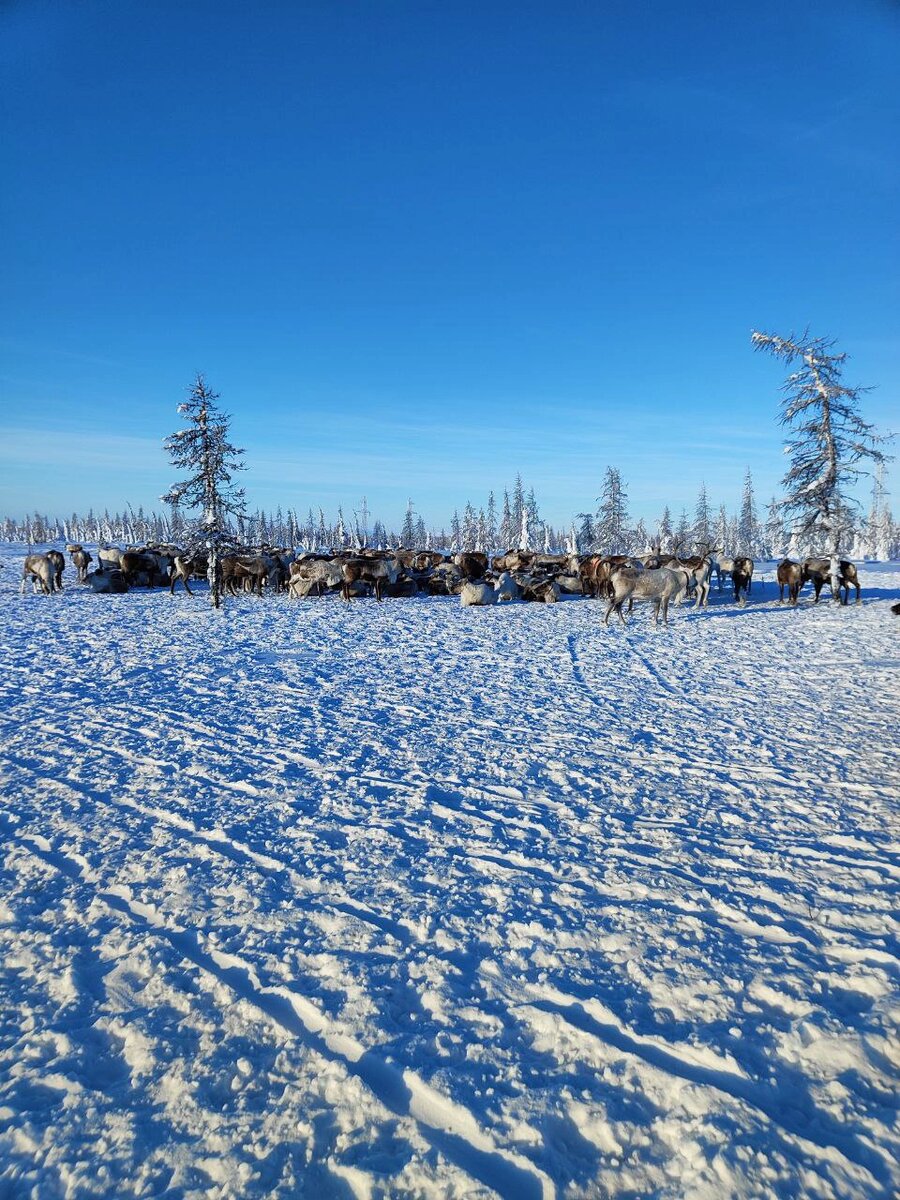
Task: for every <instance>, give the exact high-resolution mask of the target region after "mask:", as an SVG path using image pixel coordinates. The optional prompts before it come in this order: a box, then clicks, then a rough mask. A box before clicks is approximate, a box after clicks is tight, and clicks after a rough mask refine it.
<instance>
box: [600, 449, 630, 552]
mask: <svg viewBox="0 0 900 1200" xmlns="http://www.w3.org/2000/svg"><path fill="white" fill-rule="evenodd" d="M598 500H599V503H600V507H599V509H598V510H597V522H596V525H595V531H596V539H597V543H598V548H599V549H600V551H601V553H603V554H624V553H626V551H627V550H628V547H629V542H630V537H629V532H628V494H627V493H626V491H625V485H624V483H623V482H622V476H621V475H620V473H619V471H618V470H617V469H616V468H615V467H607V468H606V474H605V475H604V477H603V490H602V493H601V495H600V496H599V497H598Z"/></svg>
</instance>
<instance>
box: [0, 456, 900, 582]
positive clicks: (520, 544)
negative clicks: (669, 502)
mask: <svg viewBox="0 0 900 1200" xmlns="http://www.w3.org/2000/svg"><path fill="white" fill-rule="evenodd" d="M186 524H187V522H186V519H185V517H184V514H182V513H181V512H180V511H179V509H178V507H177V506H167V507H166V508H165V509H164V510H163V511H159V512H157V511H151V512H145V511H144V509H143V508H140V507H139V508H138V509H136V510H135V509H132V508H131V507H128V509H127V510H126V511H125V512H115V513H110V512H109V511H108V510H107V509H104V510H103V511H102V512H95V511H94V510H93V509H89V510H88V512H87V513H86V514H79V513H72V514H71V515H70V516H69V517H65V518H62V517H51V516H47V515H45V514H41V513H37V512H35V513H32V514H30V515H26V516H24V517H23V518H21V519H20V518H15V517H6V518H4V519H3V521H2V523H0V536H2V538H3V540H4V541H7V542H21V543H24V544H28V545H41V544H44V543H46V542H82V543H85V544H99V543H107V544H113V543H123V544H127V545H144V544H146V543H148V542H166V543H178V541H179V537H180V536H181V534H182V531H183V530H184V528H185V527H186ZM231 529H232V532H233V533H234V534H235V535H236V536H237V538H238V539H239V540H240V541H242V542H243V543H244V544H245V545H248V546H253V545H268V546H284V547H288V548H292V549H297V550H300V549H303V550H325V549H338V548H342V547H351V548H352V547H356V548H359V547H362V546H371V547H374V548H379V549H384V548H389V547H396V546H406V547H422V548H429V549H438V550H444V551H447V552H455V551H459V550H486V551H499V550H507V549H513V548H518V549H523V550H548V551H569V552H571V553H580V554H585V553H590V552H593V551H600V552H603V553H611V554H621V553H642V552H644V551H645V550H648V549H651V548H653V547H655V546H657V545H658V546H660V547H661V548H662V549H663V550H670V551H671V550H673V549H674V548H675V547H680V548H681V549H682V550H683V551H685V552H687V551H688V550H690V549H692V548H694V547H699V546H703V545H708V546H711V547H716V548H719V549H720V550H722V551H724V552H727V553H732V554H737V553H745V554H749V555H750V556H751V557H754V558H760V559H765V558H781V557H783V556H784V555H790V556H792V557H796V556H800V555H803V554H805V553H807V552H814V551H818V550H819V549H821V548H820V547H819V546H814V545H811V544H807V543H806V541H804V540H803V539H799V538H797V537H796V536H792V534H791V532H790V530H789V528H788V527H787V526H786V523H785V519H784V515H783V511H782V508H781V506H780V505H779V503H778V501H776V500H775V499H774V498H773V499H772V500H771V501H770V502H769V504H768V505H766V506H765V510H764V513H763V515H762V516H761V515H760V512H759V508H758V506H757V502H756V497H755V494H754V489H753V480H752V478H751V475H750V471H749V470H748V471H747V472H746V475H745V477H744V487H743V493H742V497H741V504H740V508H739V509H738V511H736V512H728V510H727V509H726V507H725V505H721V506H719V507H714V506H713V505H712V504H711V503H710V500H709V498H708V496H707V491H706V487H705V485H703V484H701V486H700V490H699V494H698V496H697V501H696V504H695V506H694V510H693V512H690V513H689V512H688V511H687V509H682V510H681V512H680V513H679V514H678V516H677V517H674V516H673V514H672V511H671V510H670V508H669V507H666V508H665V509H664V510H663V512H662V513H661V514H660V516H659V518H658V519H657V520H656V521H655V522H653V523H652V524H650V525H649V526H648V525H647V523H646V522H644V521H643V520H638V521H634V522H632V521H631V520H630V518H629V511H628V495H627V489H626V485H625V483H624V481H623V480H622V477H621V474H620V472H619V471H618V470H617V469H616V468H615V467H608V468H607V470H606V474H605V476H604V479H603V484H602V488H601V494H600V496H599V497H598V498H597V507H596V509H595V510H593V511H590V512H580V513H577V514H576V515H575V516H574V517H573V519H572V521H571V522H570V523H569V525H568V526H567V527H564V528H559V527H554V526H552V525H551V524H549V523H548V522H546V521H544V520H543V519H542V518H541V515H540V509H539V506H538V502H537V499H536V497H535V494H534V489H533V488H528V489H526V486H525V484H524V482H523V480H522V478H521V476H520V475H517V476H516V479H515V483H514V485H513V487H512V488H509V489H506V490H504V492H503V495H502V498H501V500H500V503H499V505H498V503H497V499H496V497H495V495H494V493H493V492H491V493H490V494H489V496H488V498H487V501H486V503H485V504H484V505H483V506H481V507H479V508H477V509H476V508H475V506H474V505H473V504H472V503H471V502H468V501H467V502H466V503H465V504H464V505H463V506H462V507H461V508H458V509H456V510H455V511H454V512H453V513H452V515H451V516H450V519H449V520H448V521H447V522H446V523H445V524H443V525H442V526H441V527H440V528H435V527H432V528H428V527H427V526H426V524H425V522H424V520H423V519H422V517H421V516H419V515H418V514H417V513H416V511H415V508H414V506H413V504H412V502H411V501H410V503H409V504H408V505H407V508H406V512H405V514H404V516H403V520H402V521H401V522H400V524H399V527H398V526H396V525H387V524H385V523H384V522H383V521H382V520H380V519H379V518H377V517H374V516H373V514H372V513H371V512H370V511H369V509H368V505H367V503H366V500H365V498H363V499H362V500H361V501H360V503H359V505H358V507H356V508H353V507H349V508H347V507H344V506H340V507H339V508H338V510H337V513H336V514H334V513H332V514H326V513H325V512H324V510H323V509H322V508H315V509H313V508H310V509H308V511H307V513H306V515H305V516H301V515H300V514H299V513H298V512H297V510H296V509H294V508H290V507H284V508H283V507H281V506H278V507H277V508H276V509H275V511H274V512H268V513H266V512H263V511H261V510H258V511H256V512H255V513H248V514H247V515H246V516H243V517H238V518H236V519H235V520H234V521H232V522H231ZM841 543H842V546H843V549H844V552H845V553H847V554H849V555H850V556H851V557H852V558H855V559H861V560H862V559H876V560H879V561H886V560H888V559H894V558H900V523H898V522H897V521H895V520H894V517H893V514H892V512H891V510H890V507H889V505H888V503H887V496H886V493H885V491H884V485H883V480H882V473H881V472H878V473H877V474H876V477H875V483H874V486H873V489H872V499H871V504H870V506H869V508H868V511H867V512H866V513H865V515H862V516H857V515H856V514H855V513H854V514H848V521H847V526H846V528H845V530H844V531H843V534H842V537H841Z"/></svg>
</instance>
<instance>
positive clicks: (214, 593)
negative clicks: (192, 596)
mask: <svg viewBox="0 0 900 1200" xmlns="http://www.w3.org/2000/svg"><path fill="white" fill-rule="evenodd" d="M206 551H207V555H208V560H207V568H206V578H207V580H208V581H209V601H210V604H212V606H213V608H218V607H219V606H220V605H221V603H222V564H221V563H220V562H219V550H218V547H217V546H216V543H215V541H214V540H212V539H210V540H209V541H208V542H207V543H206Z"/></svg>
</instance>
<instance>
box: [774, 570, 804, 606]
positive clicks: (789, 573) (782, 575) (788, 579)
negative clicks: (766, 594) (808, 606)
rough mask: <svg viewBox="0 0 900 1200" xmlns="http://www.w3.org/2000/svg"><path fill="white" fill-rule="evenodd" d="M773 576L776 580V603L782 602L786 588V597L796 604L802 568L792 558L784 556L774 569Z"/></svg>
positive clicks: (801, 580) (800, 584)
mask: <svg viewBox="0 0 900 1200" xmlns="http://www.w3.org/2000/svg"><path fill="white" fill-rule="evenodd" d="M775 578H776V579H777V580H778V603H779V604H784V589H785V588H787V590H788V599H789V600H790V602H791V604H793V605H794V606H796V604H797V599H798V597H799V595H800V589H801V588H802V587H803V568H802V567H801V566H800V564H799V563H797V562H794V561H793V560H792V559H790V558H784V559H782V560H781V562H780V563H779V564H778V566H777V568H776V570H775Z"/></svg>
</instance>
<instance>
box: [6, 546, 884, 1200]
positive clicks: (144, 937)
mask: <svg viewBox="0 0 900 1200" xmlns="http://www.w3.org/2000/svg"><path fill="white" fill-rule="evenodd" d="M23 558H24V551H23V550H22V549H21V548H20V547H3V548H0V560H2V561H3V563H4V564H5V565H4V568H3V569H2V570H0V593H2V595H0V658H2V669H0V698H2V699H0V719H2V741H0V831H2V838H0V850H2V881H0V1195H2V1196H4V1197H6V1196H10V1197H16V1198H18V1197H35V1198H40V1200H45V1198H47V1197H56V1196H59V1197H63V1196H65V1197H109V1198H116V1200H119V1198H122V1197H149V1196H168V1197H176V1196H177V1197H183V1198H192V1200H193V1198H199V1197H221V1198H225V1197H235V1198H236V1197H241V1198H242V1200H243V1198H246V1197H296V1196H303V1197H316V1198H318V1197H341V1198H347V1197H388V1196H390V1197H417V1198H418V1197H424V1198H431V1197H434V1198H438V1197H440V1198H444V1197H455V1198H458V1200H463V1198H465V1200H470V1198H473V1197H478V1198H480V1197H488V1196H495V1195H499V1196H503V1197H507V1198H509V1200H531V1198H534V1200H543V1198H548V1197H567V1198H568V1197H572V1198H574V1197H598V1196H622V1197H625V1196H629V1197H634V1196H641V1197H672V1198H674V1197H691V1198H694V1200H707V1198H709V1200H722V1198H723V1197H732V1196H733V1197H753V1198H754V1200H756V1198H759V1197H773V1198H779V1200H780V1198H782V1197H787V1196H803V1197H822V1198H834V1200H838V1198H840V1200H844V1198H846V1197H888V1196H891V1195H894V1194H896V1193H897V1191H898V1189H900V1167H898V1162H900V1126H898V1102H897V1091H896V1087H897V1080H898V1070H900V1052H898V1046H900V1039H898V1036H897V1034H898V1029H897V1026H898V1022H900V994H898V986H897V983H898V974H900V957H898V942H897V932H898V920H897V896H898V890H900V824H898V798H900V793H898V785H897V780H898V778H900V771H898V762H897V757H898V756H897V749H896V747H897V745H898V740H900V739H898V730H897V718H896V701H897V686H896V684H897V668H898V666H900V652H898V640H897V639H898V634H900V620H898V618H896V617H894V616H892V615H891V614H890V612H889V603H890V602H891V601H893V600H896V599H897V598H898V596H900V568H898V567H897V566H896V565H894V566H889V565H888V566H880V567H870V566H865V567H862V568H861V578H862V583H863V595H864V600H865V603H864V604H863V605H862V606H859V607H853V606H851V607H849V608H841V609H839V608H837V607H836V606H835V605H833V604H831V603H825V602H822V603H820V604H819V605H818V606H817V607H814V606H813V605H812V603H811V602H810V601H809V600H807V599H806V598H805V597H804V600H803V602H802V603H801V605H800V606H799V608H798V609H797V610H796V611H793V610H791V609H790V608H788V607H787V606H785V607H783V608H782V607H779V606H778V605H777V604H776V603H775V602H774V599H773V597H774V596H775V595H777V592H776V589H775V587H774V585H773V583H772V574H771V567H769V568H768V570H767V571H764V572H763V574H764V576H765V577H766V578H767V580H768V582H767V584H766V585H765V586H761V582H760V579H759V572H757V577H756V578H755V579H754V585H753V592H752V593H751V597H750V601H751V602H750V603H749V604H748V605H747V607H746V608H738V607H736V606H735V605H734V604H732V603H725V602H724V601H722V600H720V597H719V595H718V594H717V593H716V591H715V589H714V591H713V605H712V607H711V608H710V609H709V610H708V611H706V612H701V613H697V612H694V611H693V610H691V609H689V608H687V607H682V608H680V609H675V610H673V612H672V613H671V614H670V620H671V624H670V627H669V628H668V629H664V628H662V627H660V628H659V629H658V630H657V629H654V628H653V627H652V624H651V623H650V620H649V613H648V611H647V609H646V608H638V609H636V610H635V615H634V619H633V622H632V624H631V625H630V626H629V628H628V629H627V630H623V629H621V628H613V627H611V628H610V629H608V630H607V629H604V628H603V627H602V624H601V617H602V611H603V610H602V607H601V606H600V605H598V604H597V603H596V602H591V601H582V600H580V599H572V600H566V601H564V602H563V603H561V604H556V605H543V604H533V605H499V606H496V607H491V608H474V609H473V608H466V609H464V608H462V607H461V606H460V605H459V602H458V601H457V600H455V599H437V598H431V599H425V598H422V599H413V600H392V601H385V602H384V603H383V604H382V605H377V604H376V603H375V602H374V601H354V602H353V603H352V604H351V605H349V606H347V605H344V604H343V603H342V602H341V601H340V600H339V599H336V598H331V597H328V598H325V599H322V600H317V599H309V600H300V601H291V600H288V599H287V598H285V597H267V598H265V599H263V600H262V601H260V600H258V599H255V598H246V599H245V598H241V599H238V600H236V601H229V602H228V603H227V606H226V607H225V608H224V609H223V610H221V611H220V612H218V613H216V612H214V611H212V610H211V609H210V608H209V607H208V606H207V604H206V603H205V600H204V599H200V598H198V599H196V600H194V601H193V602H192V601H191V600H190V598H188V597H187V596H185V595H183V594H179V595H178V596H176V597H175V598H174V599H173V598H171V597H170V596H169V595H168V593H165V592H154V593H148V592H140V591H139V592H132V593H130V594H129V595H126V596H95V595H92V594H90V593H88V591H87V590H86V589H84V588H79V587H77V585H75V583H74V579H73V572H72V571H71V569H68V570H67V572H66V575H67V586H66V589H65V591H64V593H63V594H62V595H56V596H52V597H43V596H38V595H32V594H30V593H29V594H26V595H25V596H24V597H20V596H19V595H18V583H19V576H20V572H21V561H22V559H23Z"/></svg>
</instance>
